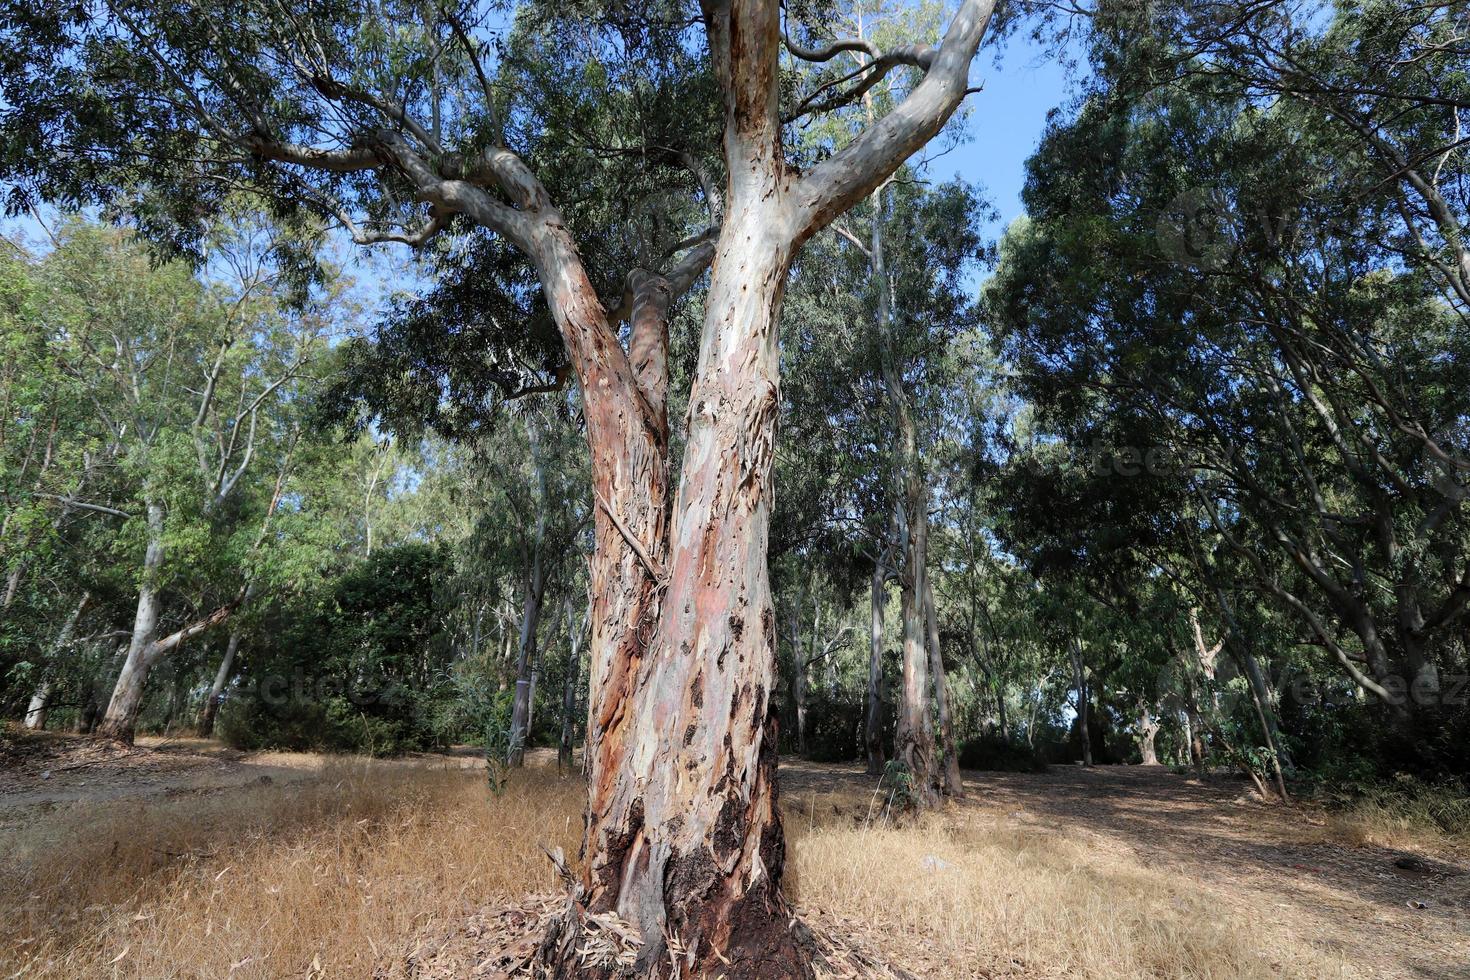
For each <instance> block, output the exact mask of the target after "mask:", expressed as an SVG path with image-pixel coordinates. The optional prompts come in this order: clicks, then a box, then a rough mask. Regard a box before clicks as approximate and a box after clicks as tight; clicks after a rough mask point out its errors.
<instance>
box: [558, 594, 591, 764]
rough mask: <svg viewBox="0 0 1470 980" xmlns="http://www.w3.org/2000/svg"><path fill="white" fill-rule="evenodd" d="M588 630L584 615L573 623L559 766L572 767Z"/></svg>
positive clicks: (563, 693)
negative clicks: (578, 687) (585, 638)
mask: <svg viewBox="0 0 1470 980" xmlns="http://www.w3.org/2000/svg"><path fill="white" fill-rule="evenodd" d="M563 602H564V604H565V606H566V616H567V620H568V622H570V621H571V616H572V613H571V605H572V596H571V593H570V592H569V593H567V596H566V598H565V599H564V600H563ZM586 628H587V617H586V614H585V613H584V614H583V616H582V621H581V622H580V623H573V625H572V628H571V631H570V632H571V636H570V643H569V644H568V649H567V664H566V677H565V680H564V682H563V685H562V690H561V742H560V743H559V744H558V745H557V749H556V764H557V766H558V767H559V768H560V767H564V768H567V769H570V768H571V767H572V748H573V744H574V741H575V738H576V713H577V680H578V678H579V677H580V676H581V673H582V631H583V630H584V629H586Z"/></svg>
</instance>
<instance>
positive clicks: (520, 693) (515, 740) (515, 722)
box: [506, 547, 545, 766]
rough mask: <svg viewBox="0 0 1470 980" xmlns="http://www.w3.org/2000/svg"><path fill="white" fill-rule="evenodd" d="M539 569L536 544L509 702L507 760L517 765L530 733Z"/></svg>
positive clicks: (522, 759) (540, 588) (540, 586)
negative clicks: (511, 697)
mask: <svg viewBox="0 0 1470 980" xmlns="http://www.w3.org/2000/svg"><path fill="white" fill-rule="evenodd" d="M544 584H545V583H544V581H543V579H542V572H541V552H540V548H539V547H538V548H537V550H536V554H535V557H533V558H532V560H531V568H530V570H529V571H528V572H527V573H526V577H525V585H524V589H523V592H524V597H523V601H522V606H521V639H520V648H519V649H520V653H519V656H518V657H517V659H516V689H515V697H514V700H513V701H512V702H511V714H510V750H509V752H508V754H507V760H506V761H507V762H509V763H510V764H511V765H512V766H519V765H521V764H523V763H524V762H525V759H526V738H527V737H528V735H529V734H530V723H531V695H532V688H533V684H534V681H533V679H532V676H531V672H532V665H533V664H534V663H535V659H536V628H537V625H538V623H539V620H540V619H541V600H542V593H543V589H544Z"/></svg>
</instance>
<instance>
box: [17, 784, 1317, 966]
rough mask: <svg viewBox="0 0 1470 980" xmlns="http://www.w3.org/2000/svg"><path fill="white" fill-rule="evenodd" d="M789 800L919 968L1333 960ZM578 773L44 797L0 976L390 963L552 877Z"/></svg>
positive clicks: (808, 873) (841, 915) (860, 924)
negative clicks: (60, 806)
mask: <svg viewBox="0 0 1470 980" xmlns="http://www.w3.org/2000/svg"><path fill="white" fill-rule="evenodd" d="M869 802H870V801H869V800H868V798H867V797H866V795H858V794H857V793H855V792H849V794H848V795H847V796H845V797H844V796H842V795H841V794H840V793H837V794H834V793H825V794H820V795H816V794H813V793H807V794H805V795H800V794H793V795H791V796H789V797H787V798H786V800H785V804H786V805H785V809H786V812H787V826H788V830H789V833H790V835H791V843H792V853H791V861H790V864H789V872H788V874H789V878H788V885H789V891H790V893H791V895H792V897H793V899H794V900H795V901H797V902H798V903H799V904H800V905H801V906H802V908H803V909H804V910H805V911H806V912H807V913H809V914H811V915H813V916H814V917H817V918H819V919H820V920H821V921H822V922H823V924H825V925H829V926H830V925H832V924H834V923H835V924H836V925H837V926H838V927H839V928H848V929H852V930H855V931H860V932H862V933H864V934H865V935H866V936H867V937H868V939H869V944H870V945H872V946H875V947H877V948H878V949H881V950H882V951H883V952H884V953H885V954H886V955H888V956H890V957H892V958H893V959H894V960H895V961H896V963H897V964H898V965H901V966H906V967H907V968H908V969H910V970H913V971H914V972H916V973H918V974H919V975H923V976H935V977H963V976H979V975H985V976H993V975H999V976H1008V975H1020V976H1033V977H1052V976H1057V977H1060V976H1066V977H1099V978H1101V977H1108V978H1116V977H1135V976H1136V977H1145V976H1150V977H1159V976H1168V977H1185V976H1188V977H1222V978H1223V977H1232V978H1234V977H1255V976H1268V975H1269V976H1281V975H1287V976H1310V977H1314V978H1315V977H1330V976H1338V975H1342V974H1343V972H1344V971H1343V970H1342V969H1341V965H1340V964H1338V963H1336V962H1330V961H1328V960H1326V959H1322V958H1320V957H1319V956H1318V954H1316V953H1314V952H1312V951H1311V950H1310V949H1308V948H1307V947H1305V946H1303V945H1301V944H1300V943H1298V944H1296V945H1294V946H1293V945H1292V944H1290V943H1288V942H1287V940H1286V939H1285V938H1283V937H1281V936H1279V935H1277V933H1276V932H1274V931H1273V928H1272V926H1271V925H1270V924H1269V923H1266V922H1263V921H1261V920H1260V919H1258V918H1252V917H1250V916H1248V915H1242V914H1239V913H1238V912H1235V911H1231V910H1228V909H1222V908H1221V906H1220V905H1219V904H1218V903H1213V904H1212V900H1211V898H1210V896H1209V895H1208V894H1205V893H1201V892H1200V890H1199V889H1198V888H1197V887H1195V886H1193V884H1192V883H1191V882H1190V881H1187V880H1184V881H1181V880H1177V879H1176V878H1175V877H1171V876H1170V875H1169V874H1168V873H1167V872H1166V871H1164V870H1152V869H1149V868H1146V867H1143V866H1142V865H1141V864H1139V863H1138V861H1137V860H1135V859H1132V858H1130V857H1129V856H1127V855H1126V854H1120V853H1116V852H1102V851H1099V850H1097V849H1095V848H1090V847H1088V846H1086V845H1084V844H1082V843H1079V842H1075V841H1071V840H1067V839H1063V838H1062V837H1060V836H1058V835H1057V834H1055V833H1053V832H1051V831H1048V830H1046V829H1044V828H1043V829H1038V828H1034V827H1025V826H1022V825H1020V824H1017V823H1014V822H1007V821H1004V820H1002V819H1000V818H998V817H995V816H986V815H985V814H984V813H982V812H979V811H976V810H974V809H965V810H958V809H951V810H948V811H946V812H942V813H938V814H933V815H931V816H929V817H926V818H925V819H923V820H922V821H919V822H917V823H913V824H911V825H908V826H905V827H901V828H899V827H894V826H892V825H891V824H888V823H886V822H885V821H883V820H881V819H878V818H877V817H876V816H875V817H874V819H868V815H869V812H870V808H869V806H868V804H869ZM581 805H582V789H581V784H580V783H579V782H578V781H576V780H574V779H569V778H566V779H564V778H559V777H558V776H557V775H556V774H555V772H554V771H552V770H550V769H548V768H531V769H528V770H526V771H524V772H522V773H518V774H517V775H516V776H515V777H514V778H513V779H512V780H511V782H510V785H509V787H508V788H507V789H506V790H505V792H504V793H503V794H501V795H498V796H494V795H491V794H490V793H489V791H488V789H487V787H486V784H485V781H484V776H483V774H482V773H479V772H475V771H466V770H460V769H435V768H430V767H428V766H426V764H424V763H422V762H420V763H417V764H407V763H388V762H366V763H341V762H338V763H330V764H328V765H327V766H326V768H324V769H323V770H322V771H321V772H320V774H319V775H318V776H316V777H314V778H310V779H308V780H306V781H304V782H300V783H296V784H292V785H252V786H250V787H247V788H244V789H235V790H229V791H225V792H220V793H214V794H210V795H190V796H182V797H176V798H172V799H162V800H154V801H151V802H142V803H110V804H99V805H91V806H88V807H73V808H71V809H67V810H62V811H58V812H57V813H55V814H53V815H51V816H50V817H48V818H47V819H46V820H45V821H44V822H38V823H34V824H31V825H30V826H28V827H25V828H22V829H19V830H16V831H4V832H0V853H3V854H5V855H6V857H5V858H4V859H3V860H4V864H3V866H0V880H3V881H4V882H5V883H6V887H5V888H4V889H3V890H0V976H9V975H11V974H13V973H18V974H19V975H25V976H57V977H77V976H88V977H92V976H108V975H116V976H140V977H159V976H169V977H211V978H214V977H281V976H323V975H329V976H349V977H360V976H361V977H365V976H371V975H374V973H375V972H377V973H379V974H380V975H396V974H399V973H401V972H402V970H403V965H404V962H405V958H406V954H407V953H408V951H409V950H410V949H411V948H412V946H413V944H414V942H415V940H416V937H422V936H425V935H433V934H435V933H436V932H437V933H438V934H444V933H445V932H446V931H453V930H454V929H455V928H457V927H458V926H459V924H461V923H463V922H465V921H466V920H467V919H468V918H469V917H470V916H471V914H472V913H474V912H475V911H476V910H477V909H480V908H482V907H484V906H486V905H491V906H494V905H497V904H500V903H503V902H505V901H506V900H509V899H513V898H516V897H518V896H520V895H523V894H525V893H528V892H547V891H552V890H554V888H555V882H554V878H553V874H552V870H551V866H550V863H549V862H548V861H547V860H546V858H545V856H544V855H543V854H542V852H541V847H542V845H543V844H544V845H546V846H549V847H555V846H558V845H559V846H561V847H563V848H564V849H565V850H566V851H567V853H569V854H574V853H575V851H576V845H577V840H578V837H579V834H580V826H581V818H580V813H581Z"/></svg>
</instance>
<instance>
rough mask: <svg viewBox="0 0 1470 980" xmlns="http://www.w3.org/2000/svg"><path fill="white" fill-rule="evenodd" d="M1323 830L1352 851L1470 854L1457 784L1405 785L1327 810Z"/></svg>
mask: <svg viewBox="0 0 1470 980" xmlns="http://www.w3.org/2000/svg"><path fill="white" fill-rule="evenodd" d="M1325 830H1326V833H1327V834H1328V836H1330V837H1331V838H1332V839H1334V840H1339V841H1342V842H1343V843H1346V844H1349V845H1351V846H1353V847H1385V848H1389V849H1391V850H1401V851H1414V852H1417V853H1421V854H1430V855H1438V856H1451V855H1454V854H1456V853H1457V852H1458V853H1459V854H1470V796H1467V795H1466V794H1465V792H1464V789H1463V787H1460V786H1458V785H1453V784H1440V785H1434V784H1428V783H1421V782H1417V781H1414V780H1405V781H1403V783H1401V784H1399V785H1386V786H1380V787H1376V788H1374V789H1371V790H1369V791H1366V792H1364V793H1363V794H1361V795H1360V796H1359V797H1357V798H1356V799H1354V800H1352V801H1351V802H1348V803H1346V804H1345V805H1342V806H1339V807H1336V808H1333V809H1330V810H1328V811H1327V814H1326V827H1325Z"/></svg>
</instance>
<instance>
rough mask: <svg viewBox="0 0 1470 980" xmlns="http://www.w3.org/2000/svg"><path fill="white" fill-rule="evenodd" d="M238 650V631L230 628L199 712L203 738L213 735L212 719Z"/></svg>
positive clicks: (200, 729) (223, 692) (232, 670)
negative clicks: (207, 695)
mask: <svg viewBox="0 0 1470 980" xmlns="http://www.w3.org/2000/svg"><path fill="white" fill-rule="evenodd" d="M239 651H240V631H239V630H238V629H233V630H230V640H229V642H228V643H227V644H226V645H225V655H224V657H223V658H221V660H220V662H219V670H217V671H215V674H214V683H213V684H211V685H210V687H209V697H208V698H206V699H205V700H204V710H203V711H201V712H200V713H199V734H200V736H201V737H203V738H211V737H213V735H214V720H215V718H216V717H217V716H218V715H219V706H220V702H221V701H223V700H224V696H225V685H226V684H228V683H229V682H230V675H231V674H232V673H233V672H234V669H235V655H236V654H237V653H238V652H239Z"/></svg>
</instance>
